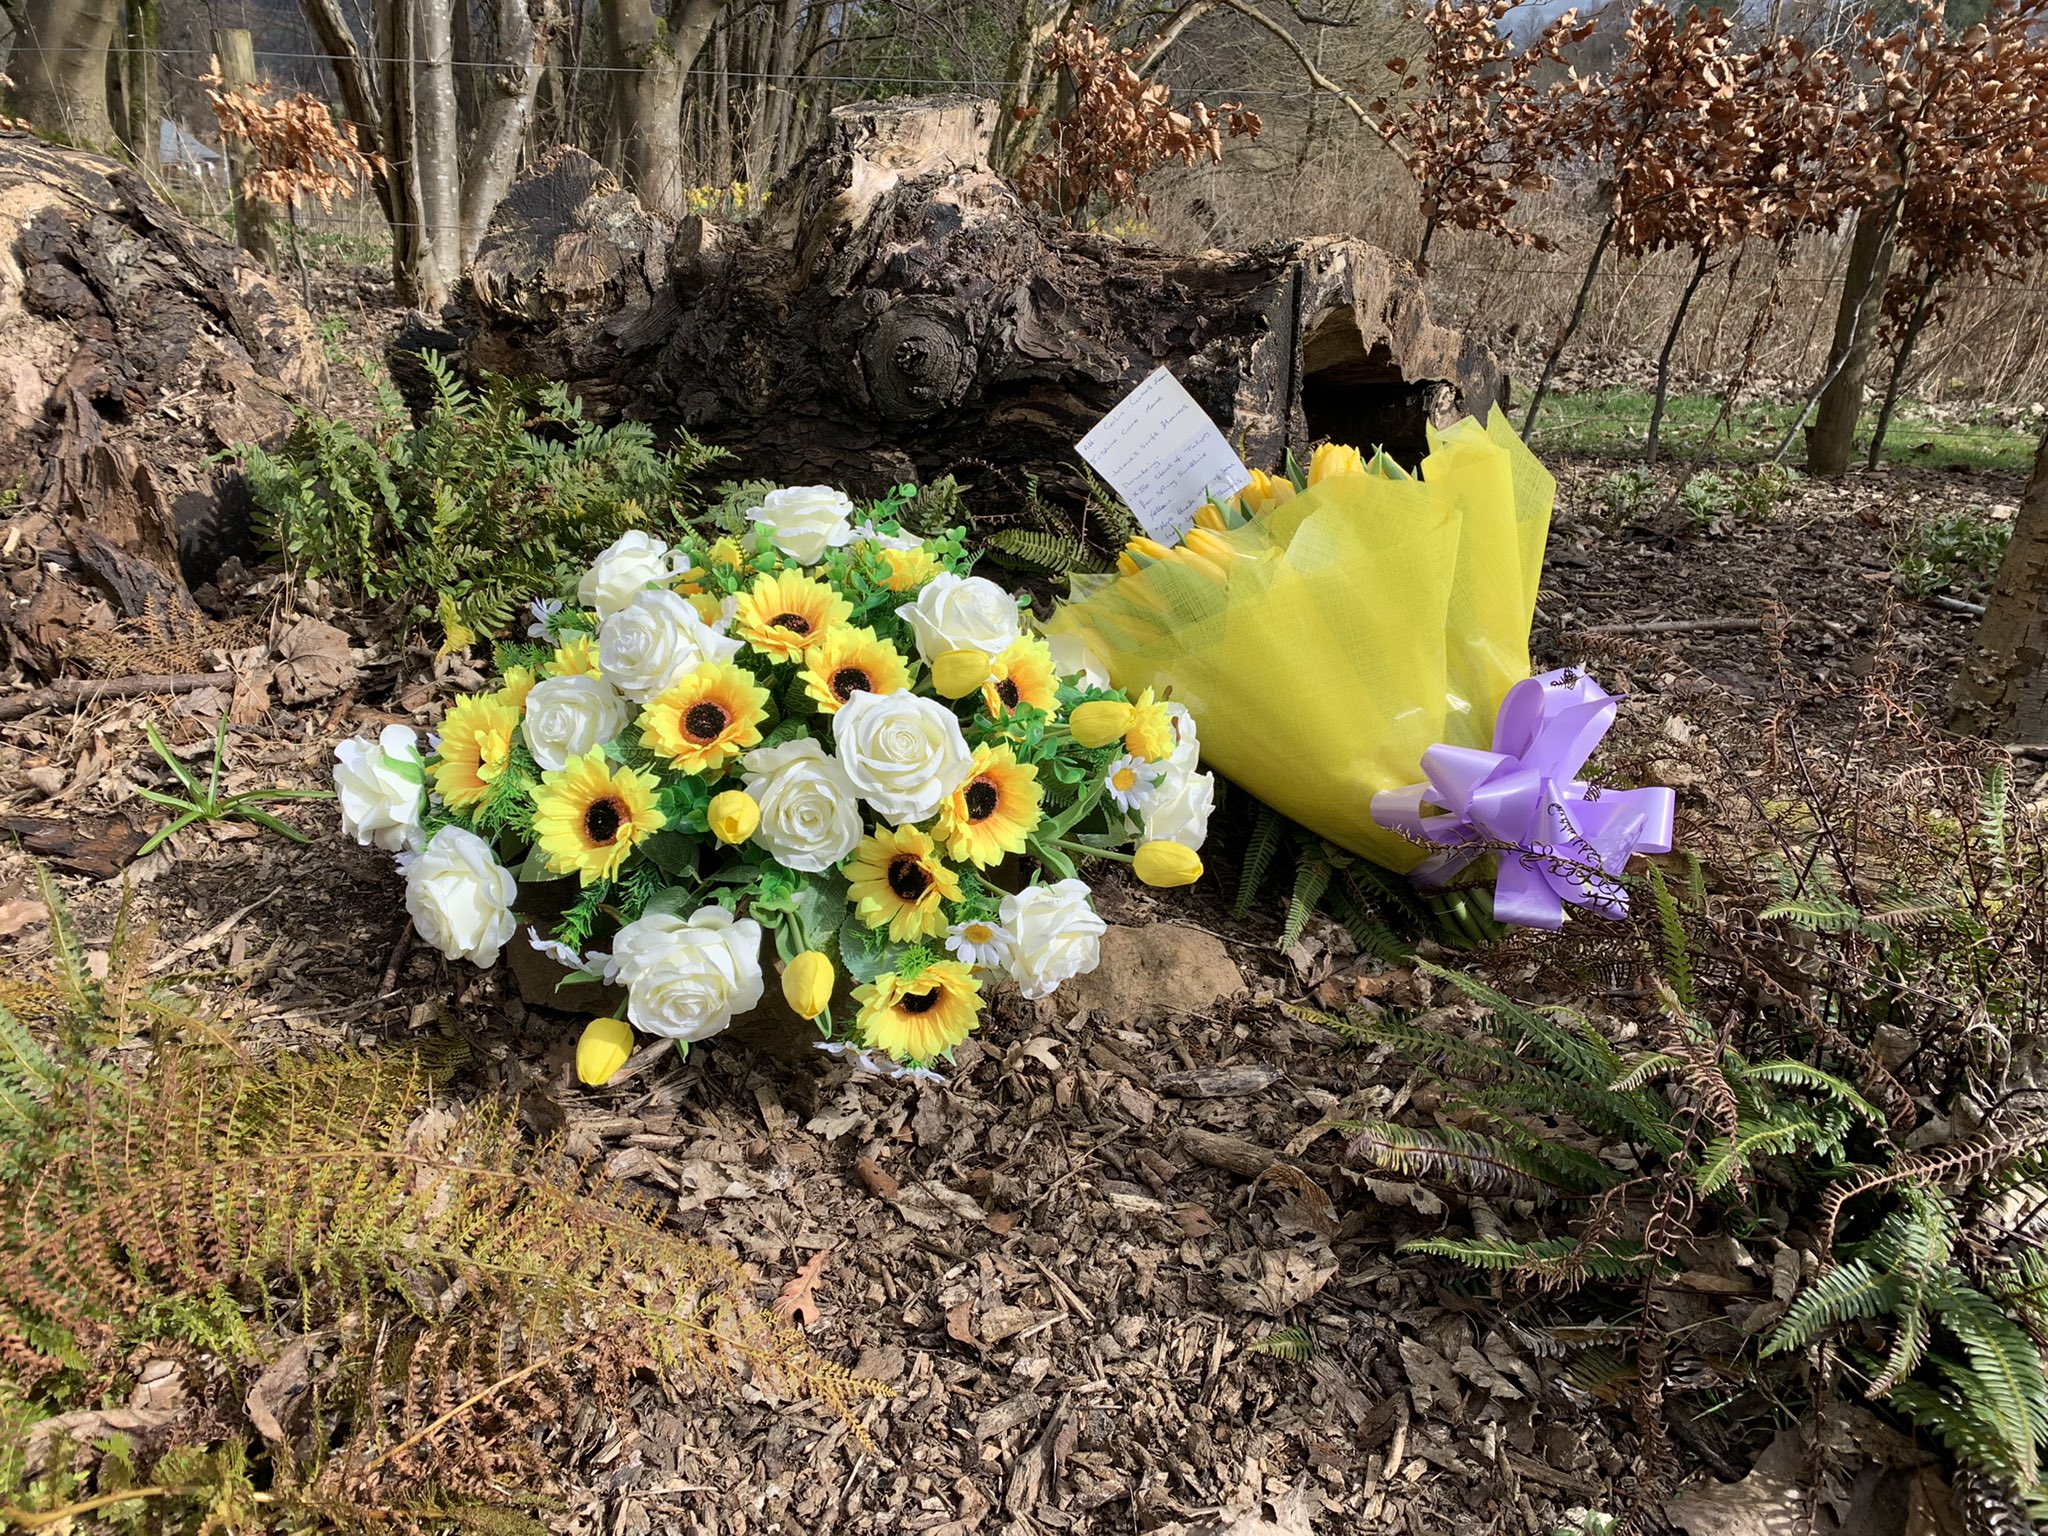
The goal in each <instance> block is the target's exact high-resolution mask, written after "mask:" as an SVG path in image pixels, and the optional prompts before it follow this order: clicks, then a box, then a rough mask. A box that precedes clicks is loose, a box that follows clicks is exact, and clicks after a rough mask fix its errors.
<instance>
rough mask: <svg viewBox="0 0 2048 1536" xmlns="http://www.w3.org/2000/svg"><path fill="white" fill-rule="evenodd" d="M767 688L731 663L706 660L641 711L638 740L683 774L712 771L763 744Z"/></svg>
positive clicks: (664, 690) (659, 694) (708, 772)
mask: <svg viewBox="0 0 2048 1536" xmlns="http://www.w3.org/2000/svg"><path fill="white" fill-rule="evenodd" d="M767 718H768V690H767V689H765V688H763V687H762V686H761V685H760V684H759V683H757V682H755V681H754V679H753V676H752V674H751V673H749V672H748V671H747V670H746V669H745V668H743V667H737V666H734V665H733V664H732V663H731V662H729V661H707V662H705V663H704V664H703V665H702V666H700V667H698V668H697V669H696V670H695V671H693V672H687V673H685V674H684V675H683V676H682V677H680V678H678V679H676V681H675V682H673V683H670V684H669V685H668V687H666V688H664V689H662V691H661V692H660V693H657V694H656V695H655V696H654V697H653V698H651V699H649V700H648V701H647V707H646V708H645V709H643V710H642V711H641V712H640V744H641V745H642V746H644V747H645V748H647V750H648V751H650V752H655V753H658V754H660V755H661V756H662V757H664V758H666V759H667V760H668V764H669V766H670V767H671V768H677V769H680V770H681V771H682V772H684V773H704V774H716V773H718V772H719V771H720V770H721V769H723V768H724V767H725V765H726V764H727V763H728V762H730V761H731V760H732V759H733V758H735V757H737V756H738V755H739V754H740V753H742V752H744V751H746V750H747V749H748V748H749V747H758V746H759V745H760V744H761V722H762V721H763V720H766V719H767Z"/></svg>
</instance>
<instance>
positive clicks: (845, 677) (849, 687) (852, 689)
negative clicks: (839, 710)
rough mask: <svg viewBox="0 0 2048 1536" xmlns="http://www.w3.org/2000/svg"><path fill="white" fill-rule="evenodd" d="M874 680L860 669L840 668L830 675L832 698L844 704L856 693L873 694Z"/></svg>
mask: <svg viewBox="0 0 2048 1536" xmlns="http://www.w3.org/2000/svg"><path fill="white" fill-rule="evenodd" d="M874 691H875V680H874V679H873V678H871V677H869V676H868V675H867V672H866V671H865V670H864V669H862V668H860V667H841V668H840V669H839V670H838V671H837V672H834V673H833V674H832V697H833V698H835V699H837V700H838V701H839V702H840V703H842V704H844V703H845V702H846V701H847V700H849V699H851V698H852V697H853V696H854V695H855V694H856V693H873V692H874Z"/></svg>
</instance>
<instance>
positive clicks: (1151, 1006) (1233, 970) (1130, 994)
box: [1058, 923, 1245, 1021]
mask: <svg viewBox="0 0 2048 1536" xmlns="http://www.w3.org/2000/svg"><path fill="white" fill-rule="evenodd" d="M1244 990H1245V983H1244V973H1243V972H1241V971H1239V970H1238V968H1237V963H1236V962H1235V961H1233V960H1232V959H1231V958H1230V950H1229V947H1228V946H1226V945H1225V944H1224V942H1223V941H1222V940H1221V939H1219V938H1217V937H1216V935H1214V934H1213V933H1205V932H1204V931H1203V930H1201V929H1200V928H1190V927H1189V926H1188V925H1187V924H1185V923H1149V924H1147V925H1146V926H1144V927H1142V928H1129V927H1124V926H1122V925H1121V924H1112V925H1111V926H1110V929H1109V931H1108V932H1107V933H1105V934H1104V935H1103V936H1102V963H1101V964H1100V965H1099V966H1097V967H1096V968H1095V969H1094V970H1093V971H1091V972H1089V974H1087V975H1086V976H1076V977H1075V978H1074V979H1073V980H1072V981H1070V982H1068V983H1067V984H1066V985H1065V986H1063V987H1062V988H1060V990H1059V993H1058V997H1059V1000H1060V1001H1061V1002H1062V1003H1064V1004H1066V1005H1067V1006H1068V1007H1071V1008H1086V1009H1087V1010H1089V1012H1091V1013H1095V1014H1099V1015H1100V1016H1101V1017H1103V1018H1105V1019H1109V1020H1112V1021H1123V1020H1128V1019H1140V1018H1146V1017H1150V1016H1156V1015H1159V1014H1164V1013H1201V1012H1204V1011H1206V1010H1207V1009H1210V1008H1214V1007H1215V1006H1216V1005H1217V1004H1218V1003H1220V1002H1222V1001H1223V1000H1224V999H1226V998H1230V997H1235V996H1237V995H1238V994H1239V993H1241V992H1243V991H1244Z"/></svg>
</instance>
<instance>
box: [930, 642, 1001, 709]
mask: <svg viewBox="0 0 2048 1536" xmlns="http://www.w3.org/2000/svg"><path fill="white" fill-rule="evenodd" d="M987 681H988V652H986V651H948V652H946V653H945V654H944V655H943V656H941V657H940V658H939V659H938V660H937V661H935V662H933V663H932V688H933V690H934V691H935V692H937V694H938V695H939V697H940V698H942V699H964V698H966V697H967V695H968V694H970V693H972V692H974V690H975V689H977V688H979V687H980V686H981V685H982V684H983V683H985V682H987Z"/></svg>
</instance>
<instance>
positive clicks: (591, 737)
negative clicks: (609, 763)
mask: <svg viewBox="0 0 2048 1536" xmlns="http://www.w3.org/2000/svg"><path fill="white" fill-rule="evenodd" d="M632 718H633V711H632V708H631V706H629V705H628V704H627V703H626V701H625V700H624V699H622V698H620V697H619V695H618V690H617V689H615V688H613V687H612V685H611V684H610V683H608V682H606V681H605V680H604V679H603V678H601V677H591V676H588V675H587V674H584V673H571V674H569V675H568V676H566V677H544V678H542V679H541V680H540V681H539V682H537V683H535V684H534V685H533V688H532V690H531V691H530V692H529V693H528V694H527V695H526V719H525V720H524V721H522V722H521V724H520V727H519V730H520V735H521V736H522V737H524V738H525V741H526V750H527V751H529V752H531V753H532V754H533V760H534V761H535V762H536V763H538V764H540V766H541V767H543V768H545V769H547V770H549V771H550V772H552V771H554V770H555V769H557V768H560V767H562V766H563V765H564V764H566V763H567V762H568V761H569V759H570V758H572V757H581V756H582V755H583V754H584V753H586V752H589V751H592V750H594V749H595V748H598V747H601V746H603V745H604V744H605V743H606V742H608V741H610V740H611V739H612V738H613V737H614V736H616V735H618V734H619V732H621V731H623V730H624V729H625V728H626V726H627V724H628V722H630V721H631V720H632Z"/></svg>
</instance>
